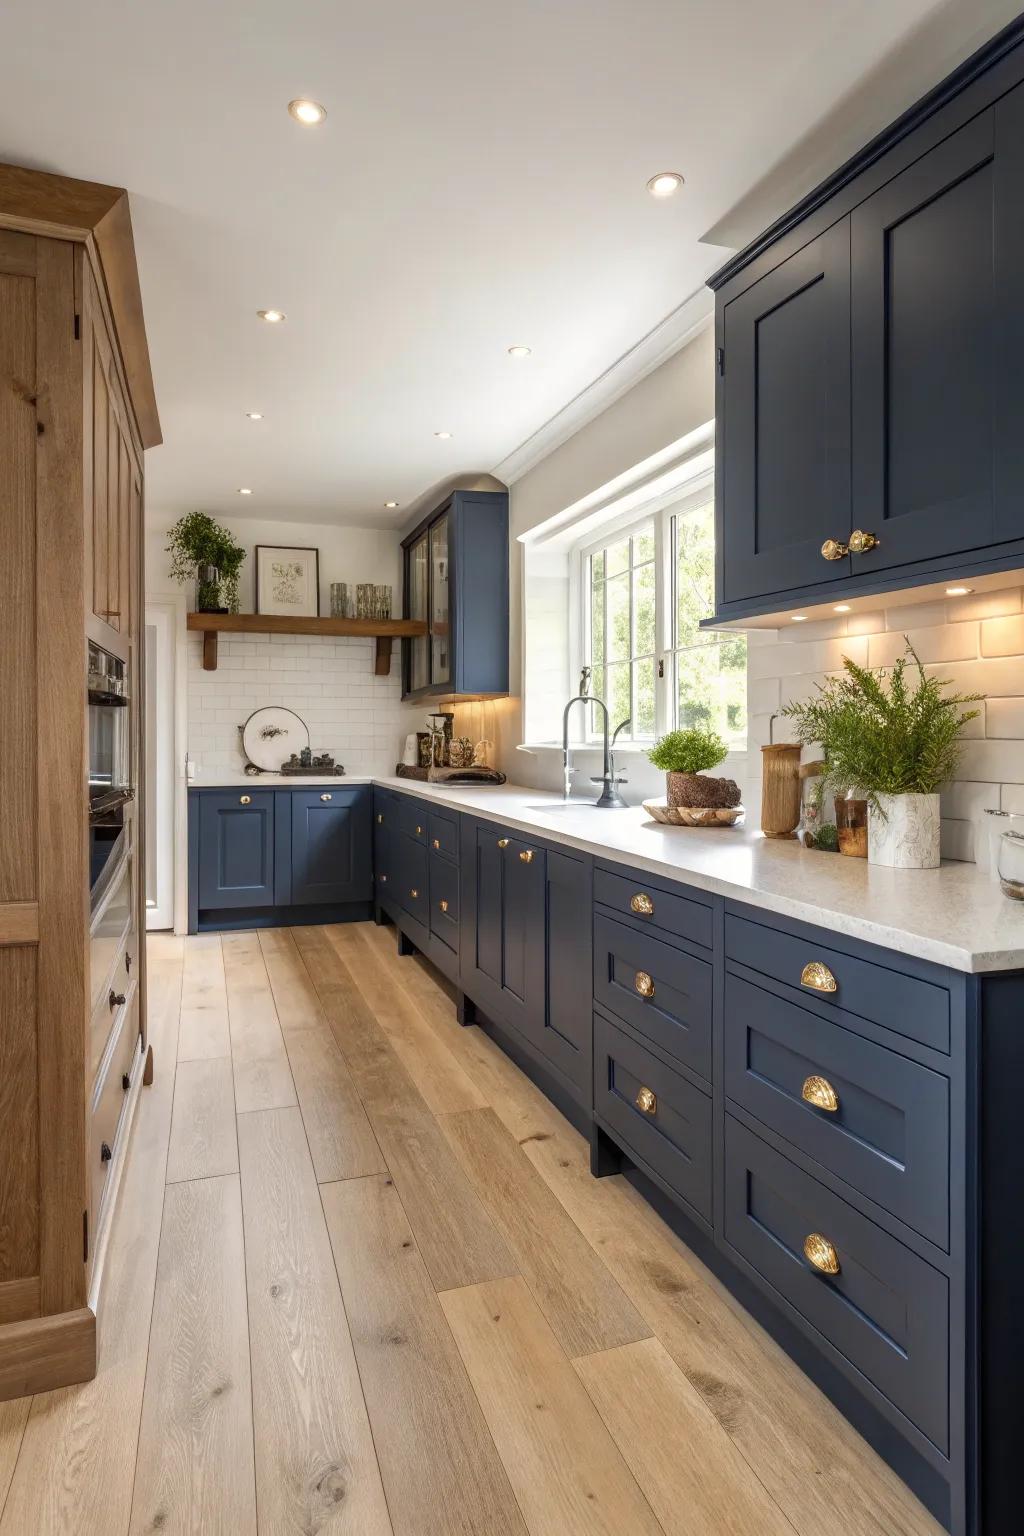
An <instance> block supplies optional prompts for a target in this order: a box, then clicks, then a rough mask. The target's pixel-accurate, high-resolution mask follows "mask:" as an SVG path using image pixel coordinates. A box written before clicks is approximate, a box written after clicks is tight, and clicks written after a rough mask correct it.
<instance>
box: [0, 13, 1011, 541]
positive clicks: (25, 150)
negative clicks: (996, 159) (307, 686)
mask: <svg viewBox="0 0 1024 1536" xmlns="http://www.w3.org/2000/svg"><path fill="white" fill-rule="evenodd" d="M987 9H988V10H990V11H991V13H992V19H991V24H990V25H986V26H985V30H986V31H987V32H991V31H994V30H995V28H996V26H997V25H998V24H999V21H1000V20H1001V19H1003V18H1002V17H1001V16H1000V15H998V14H996V13H997V12H1000V11H1001V10H1002V9H1004V8H1003V7H1000V6H999V5H997V4H993V5H991V6H989V7H987ZM980 10H981V12H982V13H984V12H985V10H986V6H985V5H984V4H983V5H982V6H981V7H980ZM978 18H979V5H978V4H977V3H971V0H958V3H957V4H953V5H951V4H949V3H948V0H945V3H936V0H859V3H857V4H851V3H850V0H773V3H772V4H764V3H763V0H503V3H501V4H498V3H494V0H434V3H433V4H431V5H424V4H423V3H422V0H377V3H376V4H373V3H369V4H367V3H365V0H364V3H361V4H359V5H356V4H351V3H341V0H301V3H297V4H288V3H287V0H284V3H283V0H174V3H172V0H161V3H158V0H134V3H133V0H90V3H89V4H87V5H83V4H81V0H34V3H33V4H31V5H27V4H26V5H22V6H18V7H15V8H13V10H12V9H11V8H6V9H5V12H4V15H3V19H2V21H0V158H2V159H4V160H8V161H14V162H17V163H21V164H25V165H32V166H37V167H40V168H42V169H46V170H54V171H61V172H63V173H65V174H68V175H72V176H81V177H86V178H91V179H94V180H97V181H105V182H110V183H113V184H115V185H120V186H125V187H127V188H128V189H129V191H130V192H131V196H132V216H133V220H134V224H135V235H136V244H137V248H138V254H139V262H140V268H141V274H142V288H143V297H144V301H145V308H146V320H147V327H148V332H149V341H150V349H151V353H152V359H153V368H154V375H155V380H156V390H157V399H158V403H159V408H160V414H161V419H162V424H163V434H164V444H163V446H162V447H160V448H157V449H155V450H153V451H152V452H151V453H150V454H149V455H148V457H147V477H148V500H149V507H150V511H151V513H152V514H155V515H157V516H159V517H161V518H164V517H165V516H166V514H168V513H172V514H176V513H178V512H179V511H184V510H189V509H191V508H193V507H201V508H203V509H205V510H208V511H211V512H217V513H221V514H230V513H232V512H242V511H244V512H245V514H246V515H247V516H261V517H262V516H266V517H289V518H293V519H295V520H297V521H325V522H340V523H367V522H371V521H378V520H384V519H387V520H389V521H393V522H402V521H404V520H405V518H406V517H407V515H408V509H409V507H410V504H411V503H413V502H414V501H415V500H416V499H417V498H418V497H420V496H422V495H423V494H424V493H425V492H426V491H427V490H428V489H430V488H431V487H433V486H435V485H437V484H439V483H440V482H442V481H445V480H448V479H450V477H452V476H453V475H455V474H461V473H471V472H481V471H488V470H491V469H493V468H494V467H495V466H498V465H500V464H501V461H502V460H503V459H505V458H506V457H507V456H508V455H509V454H510V453H511V452H512V451H513V450H514V449H515V448H516V447H517V446H518V445H519V444H521V443H522V442H523V441H524V439H526V438H528V437H530V436H531V434H533V433H535V432H536V431H537V430H538V428H540V427H542V425H543V424H544V423H545V422H547V421H548V420H549V419H550V418H551V417H552V416H554V415H555V414H556V413H557V412H559V411H560V409H561V408H562V407H563V406H564V405H565V404H566V402H568V401H569V400H571V399H572V398H573V397H575V396H576V395H578V394H579V393H580V391H583V390H585V389H586V388H587V387H588V386H589V385H590V384H591V383H592V381H594V380H595V379H596V378H597V377H598V376H599V375H601V374H602V373H604V372H605V371H606V370H607V369H608V368H609V367H610V366H611V365H613V364H614V363H615V362H616V360H617V359H619V358H620V357H621V356H622V355H623V354H624V353H626V352H628V351H629V350H630V349H631V348H632V347H633V346H634V345H635V343H636V342H637V341H638V340H639V339H640V338H641V337H643V336H645V335H646V334H647V333H648V332H649V331H651V330H652V328H654V327H656V326H658V325H659V324H660V323H661V322H662V321H663V320H664V319H665V317H666V316H667V315H669V314H670V313H671V312H672V311H674V310H676V309H677V308H678V307H679V306H680V305H681V304H683V302H684V301H685V300H686V299H687V298H688V297H690V296H691V295H692V294H693V293H694V292H695V291H696V290H698V289H700V287H701V285H702V284H703V281H704V278H705V277H706V276H707V275H708V273H709V272H710V271H711V270H713V269H714V267H715V266H717V265H718V264H719V263H720V261H721V260H722V259H723V257H724V255H725V251H724V250H723V249H721V248H714V247H711V246H709V245H707V244H701V243H700V237H701V235H702V233H703V232H704V231H706V230H709V229H712V228H713V227H714V226H715V225H716V224H718V223H719V222H720V221H723V220H726V218H727V215H728V214H729V211H730V210H732V209H734V208H735V206H736V205H738V204H740V203H741V202H742V200H743V199H744V198H745V197H746V196H747V195H748V194H749V193H750V191H751V189H752V188H753V187H755V186H756V185H757V184H759V183H761V182H762V181H763V178H764V177H765V176H766V173H769V172H770V171H771V169H772V168H773V167H775V166H777V165H778V164H780V163H785V162H786V157H787V156H789V157H790V161H791V158H792V155H793V153H794V147H799V146H800V145H801V143H807V142H808V136H810V142H811V143H812V144H813V145H814V147H815V152H816V153H817V154H818V155H819V156H820V154H821V153H822V152H823V146H822V144H821V141H820V138H819V139H818V140H817V142H815V135H814V129H815V126H816V125H817V124H819V123H821V122H822V121H823V120H825V121H827V120H828V118H829V114H830V113H832V112H834V110H835V107H836V103H839V102H845V103H847V104H849V101H850V100H851V93H855V92H856V91H857V90H858V88H860V89H861V90H862V91H864V82H865V81H866V80H867V81H869V82H870V78H871V76H872V73H873V72H875V71H877V70H878V69H879V66H883V67H884V64H885V61H886V60H887V59H891V58H892V57H894V56H897V57H901V56H903V55H907V57H908V59H909V60H910V63H909V64H908V71H907V75H906V82H905V83H906V85H907V93H906V94H905V99H904V100H899V99H898V98H899V96H900V91H901V88H902V87H901V84H900V81H899V80H897V82H896V83H895V85H893V84H892V82H891V81H890V83H889V87H888V89H889V97H895V98H896V99H895V100H894V102H890V100H889V97H886V99H885V101H884V102H879V101H878V100H875V101H872V99H871V96H870V91H869V90H868V91H865V92H864V108H863V111H862V113H861V119H862V120H863V123H864V132H863V133H862V134H861V137H867V136H868V134H869V133H870V132H872V131H874V130H875V129H876V128H878V127H881V126H882V124H883V122H884V121H885V119H884V118H882V119H878V112H879V111H880V110H881V109H882V108H884V110H885V111H886V113H887V115H888V116H891V115H892V111H891V110H890V106H893V107H894V109H895V110H898V109H899V107H900V106H903V105H907V104H909V102H910V101H911V100H912V99H913V97H914V96H915V95H916V94H918V91H919V89H920V88H921V82H918V81H917V80H914V79H913V65H912V60H913V57H914V54H915V49H914V46H913V41H914V38H915V36H916V35H917V29H920V28H922V27H925V28H927V27H929V26H931V27H932V28H933V29H934V27H936V26H941V27H942V28H943V29H944V32H943V35H944V36H947V35H948V36H949V37H951V38H952V39H953V41H952V42H951V43H950V44H949V49H948V50H947V51H950V50H951V51H952V52H953V53H956V52H957V51H958V49H959V52H960V54H961V56H962V53H963V52H966V47H965V46H961V43H962V41H963V40H964V39H970V41H971V42H972V43H973V42H976V41H977V40H978V39H977V37H976V33H977V30H978V26H979V20H978ZM958 40H960V41H958ZM936 78H937V77H936ZM930 83H932V81H931V80H926V81H924V82H923V84H925V85H927V84H930ZM911 87H912V88H911ZM296 96H310V97H313V98H314V99H315V100H318V101H321V102H323V103H324V104H325V105H326V106H327V109H328V114H329V115H328V118H327V121H326V123H325V124H323V125H322V126H321V127H318V128H314V129H306V128H301V127H299V126H298V125H297V124H296V123H294V122H293V121H292V119H291V118H290V117H289V116H288V114H287V111H286V107H287V103H288V102H289V100H290V99H292V98H293V97H296ZM853 99H855V98H853ZM848 119H849V112H847V121H846V130H845V131H847V132H849V131H850V129H849V122H848ZM836 142H837V144H838V143H839V142H840V136H839V135H837V140H836ZM848 147H851V146H844V152H845V149H846V148H848ZM825 148H826V150H827V145H826V146H825ZM835 158H839V157H838V155H837V156H836V157H835ZM826 160H827V153H826ZM666 169H676V170H680V171H682V172H683V173H684V174H685V176H686V178H687V181H686V186H685V188H684V190H683V191H682V192H681V193H679V194H678V195H677V196H676V197H675V198H672V199H669V200H667V201H664V202H659V201H656V200H654V199H653V198H651V197H650V196H649V195H648V193H647V192H646V190H645V183H646V181H647V178H648V177H649V176H651V175H652V174H653V173H654V172H656V171H661V170H666ZM792 180H793V172H792V164H791V163H790V164H789V167H788V179H787V181H786V191H787V193H789V191H790V190H791V186H792ZM797 180H799V173H797ZM774 211H775V212H778V211H780V209H779V208H775V210H774ZM272 306H273V307H277V308H280V309H283V310H284V311H285V312H286V314H287V316H288V318H287V321H286V323H285V324H284V325H280V326H268V325H265V324H263V323H262V322H260V321H258V320H257V319H256V310H257V309H261V308H268V307H272ZM514 343H525V344H527V345H529V346H531V347H532V348H533V349H534V350H533V356H532V357H530V358H529V359H528V360H527V361H526V362H514V361H512V360H511V359H510V358H509V357H508V356H507V354H506V349H507V348H508V347H509V346H511V345H512V344H514ZM249 410H260V411H263V412H264V413H265V414H264V420H263V421H261V422H258V423H255V424H254V423H251V422H249V421H247V420H246V416H245V412H246V411H249ZM442 429H444V430H448V431H450V432H451V433H452V434H453V436H452V439H451V441H449V442H442V441H439V440H438V439H437V438H435V437H434V435H433V434H434V432H435V431H437V430H442ZM242 485H246V486H251V487H252V488H253V491H254V495H253V496H252V497H247V498H244V499H243V498H240V497H239V496H238V495H237V494H236V488H237V487H238V486H242ZM391 499H394V500H397V501H399V502H400V503H401V509H400V510H399V511H398V512H397V513H385V512H384V511H383V510H382V507H383V503H384V502H385V501H387V500H391Z"/></svg>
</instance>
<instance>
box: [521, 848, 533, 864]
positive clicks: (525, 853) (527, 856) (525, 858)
mask: <svg viewBox="0 0 1024 1536" xmlns="http://www.w3.org/2000/svg"><path fill="white" fill-rule="evenodd" d="M519 857H520V859H521V860H522V862H523V863H524V864H532V863H533V849H532V848H524V849H523V850H522V851H521V852H520V855H519Z"/></svg>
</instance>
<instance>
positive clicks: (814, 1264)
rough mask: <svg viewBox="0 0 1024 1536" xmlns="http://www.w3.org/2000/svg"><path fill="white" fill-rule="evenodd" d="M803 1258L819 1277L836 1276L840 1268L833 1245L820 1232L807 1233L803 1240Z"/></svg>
mask: <svg viewBox="0 0 1024 1536" xmlns="http://www.w3.org/2000/svg"><path fill="white" fill-rule="evenodd" d="M804 1258H805V1259H806V1260H807V1262H808V1264H810V1266H811V1268H812V1269H816V1270H817V1271H818V1274H819V1275H838V1273H839V1271H840V1268H841V1265H840V1263H839V1255H838V1253H836V1250H835V1245H834V1244H833V1243H830V1242H829V1240H828V1238H827V1237H822V1235H821V1233H820V1232H809V1233H808V1234H807V1236H806V1237H805V1238H804Z"/></svg>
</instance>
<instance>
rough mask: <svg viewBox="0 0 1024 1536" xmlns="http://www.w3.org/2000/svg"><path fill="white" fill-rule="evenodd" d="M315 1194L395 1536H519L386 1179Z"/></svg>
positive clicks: (482, 1426)
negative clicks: (320, 1201) (323, 1217)
mask: <svg viewBox="0 0 1024 1536" xmlns="http://www.w3.org/2000/svg"><path fill="white" fill-rule="evenodd" d="M321 1195H322V1198H323V1203H324V1211H325V1214H326V1217H327V1227H328V1231H329V1232H330V1235H331V1245H332V1247H333V1249H334V1259H335V1264H336V1265H337V1269H338V1274H339V1276H340V1278H341V1288H342V1294H343V1296H344V1299H345V1307H346V1310H347V1312H348V1319H349V1326H350V1328H351V1330H352V1342H353V1344H354V1346H355V1352H356V1359H357V1360H358V1362H359V1373H360V1379H361V1381H362V1386H363V1392H364V1393H365V1396H366V1402H367V1406H368V1408H369V1412H370V1422H371V1424H372V1426H373V1437H374V1444H375V1445H376V1448H377V1456H378V1459H379V1461H380V1467H381V1473H382V1475H383V1478H384V1488H385V1491H386V1493H387V1499H388V1510H389V1512H390V1515H391V1523H392V1525H393V1526H394V1529H395V1536H526V1527H525V1525H524V1524H523V1520H522V1516H521V1515H520V1513H519V1508H518V1505H517V1504H516V1501H515V1497H514V1495H513V1493H512V1489H511V1487H510V1485H509V1481H508V1478H507V1476H506V1475H505V1471H504V1468H503V1467H502V1464H501V1461H500V1459H499V1457H498V1454H497V1452H496V1450H495V1448H494V1442H493V1440H492V1439H491V1435H490V1431H489V1430H488V1428H487V1425H486V1423H485V1421H484V1418H483V1414H482V1413H481V1410H480V1405H479V1403H478V1402H477V1399H476V1395H475V1393H474V1392H473V1389H472V1387H471V1386H470V1383H469V1378H468V1377H467V1375H466V1371H465V1367H464V1366H463V1364H462V1360H461V1357H460V1355H459V1352H458V1349H457V1348H456V1345H455V1341H454V1339H453V1338H452V1335H451V1330H450V1329H449V1327H448V1324H447V1322H446V1321H445V1317H444V1314H443V1312H442V1310H441V1306H440V1303H439V1302H438V1299H437V1296H436V1294H435V1291H434V1287H433V1285H432V1284H431V1281H430V1276H429V1274H428V1273H427V1269H426V1266H425V1265H424V1263H423V1260H422V1258H421V1257H420V1254H419V1252H418V1250H417V1248H416V1244H415V1241H414V1239H413V1233H412V1228H411V1227H410V1226H409V1222H408V1220H407V1218H406V1215H405V1212H404V1210H403V1208H402V1202H401V1199H400V1197H399V1194H398V1191H397V1189H396V1188H395V1185H394V1183H393V1181H392V1180H391V1179H390V1178H389V1177H387V1176H386V1175H382V1176H379V1177H376V1178H369V1179H353V1180H349V1181H348V1182H346V1183H344V1184H327V1185H324V1186H323V1188H322V1189H321Z"/></svg>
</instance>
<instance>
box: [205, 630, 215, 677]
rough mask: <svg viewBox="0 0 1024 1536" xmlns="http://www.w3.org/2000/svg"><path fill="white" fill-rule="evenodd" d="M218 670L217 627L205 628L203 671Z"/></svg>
mask: <svg viewBox="0 0 1024 1536" xmlns="http://www.w3.org/2000/svg"><path fill="white" fill-rule="evenodd" d="M216 670H217V631H216V630H215V629H204V630H203V671H204V672H216Z"/></svg>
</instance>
